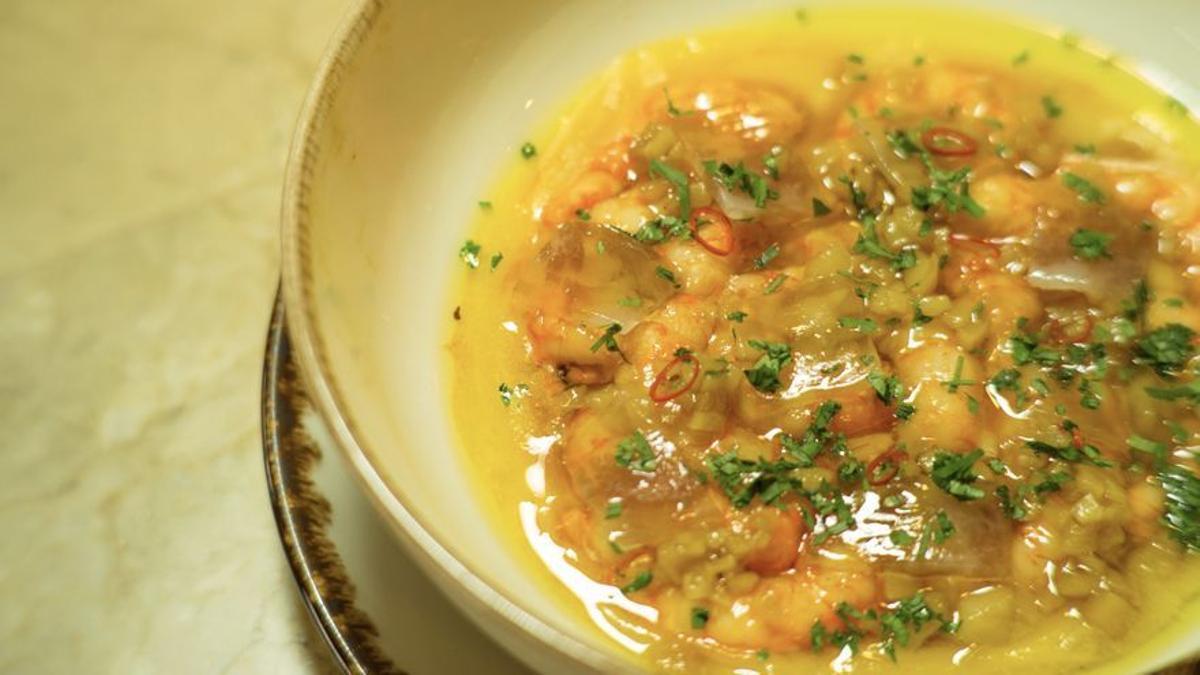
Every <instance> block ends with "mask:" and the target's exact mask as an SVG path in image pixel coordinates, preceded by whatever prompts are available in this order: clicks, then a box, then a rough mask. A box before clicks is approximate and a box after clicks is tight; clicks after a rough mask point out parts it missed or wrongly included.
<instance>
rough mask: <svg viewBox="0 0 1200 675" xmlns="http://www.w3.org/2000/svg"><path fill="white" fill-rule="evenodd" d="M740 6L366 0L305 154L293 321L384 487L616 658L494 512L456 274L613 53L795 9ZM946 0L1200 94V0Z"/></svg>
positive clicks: (366, 471) (292, 276)
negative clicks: (547, 129)
mask: <svg viewBox="0 0 1200 675" xmlns="http://www.w3.org/2000/svg"><path fill="white" fill-rule="evenodd" d="M738 4H739V5H740V6H739V7H737V8H732V7H731V6H729V5H728V3H721V2H719V0H660V1H657V2H653V3H647V2H635V1H634V0H612V1H610V2H606V3H592V2H584V1H583V0H578V1H573V2H564V1H563V0H514V1H511V2H504V3H465V2H458V1H455V0H451V1H450V2H440V3H390V2H388V3H383V2H366V3H364V4H363V6H362V7H361V8H360V9H359V10H357V13H356V14H355V15H354V16H353V17H351V20H350V21H349V22H348V24H347V27H346V28H345V29H344V30H343V32H342V34H341V36H340V37H339V38H338V39H337V40H336V41H335V44H333V45H332V46H331V52H330V58H329V60H328V62H327V64H326V66H327V69H326V72H325V76H324V78H323V79H322V80H321V81H319V82H318V86H317V89H316V90H314V92H313V95H312V96H311V97H310V100H309V103H308V109H307V111H306V113H305V115H306V116H305V118H304V119H303V120H302V128H301V132H300V135H299V136H298V137H297V143H296V146H295V148H294V150H293V157H292V159H291V162H292V163H291V166H290V168H289V184H288V189H287V192H286V194H285V204H284V216H285V218H284V220H285V225H284V233H285V242H284V246H285V256H284V273H285V288H284V292H285V297H286V300H287V305H288V313H289V322H290V323H291V326H292V330H293V334H294V338H295V342H296V344H297V351H298V354H299V357H300V360H301V365H302V367H303V369H304V371H305V375H306V377H307V379H308V381H309V383H310V388H311V389H313V390H314V391H315V395H316V397H317V399H318V402H319V403H320V404H321V405H322V407H323V410H324V412H325V413H326V416H327V417H329V418H330V419H329V421H330V423H331V428H333V429H334V430H335V433H336V434H337V435H338V437H339V440H340V441H341V443H342V444H343V445H345V446H348V447H347V450H348V456H349V457H350V459H351V461H352V463H353V464H354V465H355V468H356V469H357V470H358V471H359V473H360V474H362V475H363V477H364V480H365V481H366V485H367V487H368V489H369V491H370V492H372V493H373V494H374V495H375V496H376V497H377V499H378V500H379V502H380V504H381V506H382V507H383V508H384V510H385V511H386V512H387V513H388V514H389V515H390V516H391V517H392V519H393V520H394V521H395V522H396V523H397V524H398V525H399V526H400V528H401V529H402V530H404V531H407V532H408V533H409V537H410V539H412V540H415V542H416V545H417V547H418V548H420V549H421V550H422V551H423V554H422V557H423V558H424V559H425V562H426V564H428V565H429V566H430V568H431V569H433V570H434V571H435V572H437V573H438V574H440V575H442V577H443V581H446V580H451V579H452V581H449V585H450V586H451V587H452V589H453V588H457V589H458V590H459V595H460V596H461V597H459V599H460V601H462V602H465V603H467V604H468V605H471V604H472V603H474V606H476V607H477V608H482V607H484V605H483V604H480V603H479V599H480V597H484V598H486V600H487V601H488V603H492V605H491V606H492V607H496V606H497V603H498V605H499V611H500V612H501V614H507V616H508V617H509V618H510V619H513V620H514V621H517V622H518V623H521V624H522V625H524V626H525V627H526V628H528V629H529V630H531V631H533V632H534V633H535V634H538V635H540V636H541V637H542V638H545V637H547V636H549V635H551V634H550V633H547V632H543V630H544V626H541V625H540V624H539V622H538V621H536V620H534V619H532V618H531V617H542V619H543V620H545V621H546V622H548V623H550V624H553V625H554V626H555V627H556V628H557V629H558V630H560V631H561V632H562V633H564V634H566V635H568V636H571V637H572V638H574V640H575V641H577V642H575V643H573V644H571V645H569V646H567V647H566V650H567V651H568V652H570V653H571V655H572V656H573V657H575V658H585V659H590V660H591V661H590V662H591V663H592V664H593V665H595V666H596V667H601V668H603V667H605V666H604V664H603V662H602V661H598V660H596V659H597V654H604V653H608V654H613V653H615V652H614V647H613V646H612V645H610V644H609V643H607V642H606V641H604V640H603V639H602V637H601V635H600V633H599V632H598V631H596V630H594V629H593V628H591V627H590V626H588V625H585V624H584V622H583V621H579V620H575V619H571V618H567V617H564V616H563V613H562V612H560V611H558V609H557V608H556V607H555V606H554V601H552V600H550V599H549V598H547V597H545V595H544V594H543V593H541V592H539V587H540V586H539V583H538V582H536V581H535V575H534V574H533V571H532V570H529V569H526V568H524V567H523V566H522V564H519V563H518V562H517V560H518V558H517V557H516V556H514V555H513V554H512V553H511V552H510V551H509V550H508V549H507V547H506V545H504V544H503V543H502V541H501V539H500V537H499V536H498V535H497V534H496V533H493V532H491V531H490V530H489V527H488V525H487V523H488V519H487V518H485V517H484V514H483V513H482V512H481V506H480V501H479V500H477V499H475V498H473V496H472V494H473V487H472V486H471V484H470V483H469V480H468V475H467V472H466V471H465V470H464V469H463V467H462V461H463V453H462V452H460V451H459V449H458V448H457V447H455V442H454V440H453V431H452V428H451V426H450V417H449V415H448V413H447V411H446V410H445V405H444V404H445V401H446V400H447V396H446V392H445V391H443V387H444V383H443V382H442V373H441V371H440V357H439V352H440V350H441V349H442V340H443V339H444V337H445V336H444V333H443V329H444V326H445V316H444V315H445V314H446V313H448V312H449V311H450V307H449V306H448V303H449V295H448V287H449V281H450V278H451V272H452V270H453V269H454V266H455V265H459V264H461V263H459V261H458V260H457V258H456V257H455V255H454V252H455V251H456V250H457V248H458V246H459V245H460V244H461V242H462V240H463V238H464V237H465V228H466V226H467V224H468V223H469V222H470V220H471V217H472V214H473V209H475V208H477V207H476V202H477V201H478V199H479V198H480V195H482V194H484V191H485V190H486V188H487V187H488V184H489V182H490V181H491V180H492V179H494V177H495V173H496V170H497V169H498V168H499V167H500V166H501V165H503V164H504V162H505V160H507V159H508V158H510V157H512V156H513V154H514V153H515V152H516V151H517V148H518V147H519V145H520V144H521V143H522V141H523V140H524V137H525V135H526V134H527V133H528V132H529V130H530V129H531V128H533V127H534V126H535V125H537V124H538V123H539V122H542V121H544V119H545V117H546V115H548V114H550V113H551V112H552V111H553V110H554V108H555V106H556V104H558V103H559V102H561V101H562V100H563V99H564V98H565V97H566V96H568V95H569V94H570V93H571V92H572V91H573V90H574V89H575V88H576V87H577V86H578V85H580V84H581V83H582V82H583V81H584V80H585V79H586V78H587V77H588V76H590V75H592V74H593V73H595V72H596V71H598V70H599V69H600V68H602V67H603V66H604V65H605V64H606V63H607V62H608V61H609V60H610V59H611V58H613V57H614V56H616V55H618V54H620V53H621V52H623V51H626V50H628V49H630V48H632V47H634V46H636V45H637V44H639V43H642V42H645V41H648V40H653V39H655V38H658V37H665V36H670V35H674V34H679V33H683V32H686V31H687V30H689V29H692V28H697V27H708V26H713V25H716V24H719V23H720V21H721V19H722V18H723V17H725V16H733V17H735V18H736V17H738V16H742V15H744V14H745V13H746V12H750V11H754V10H760V9H768V8H773V7H783V8H791V7H793V3H791V2H786V1H785V2H779V1H775V0H753V1H750V2H742V3H738ZM806 4H807V5H809V6H812V5H816V4H819V3H817V2H811V3H806ZM922 4H930V3H928V2H925V3H922ZM941 4H953V5H955V6H960V7H961V6H962V5H963V4H970V5H974V6H978V7H984V8H995V9H1000V10H1003V11H1005V12H1011V13H1015V14H1017V15H1019V16H1024V17H1027V18H1029V19H1033V20H1035V21H1037V20H1040V21H1043V22H1048V23H1050V24H1055V25H1060V26H1064V27H1066V28H1069V29H1070V30H1071V31H1074V32H1078V33H1081V34H1084V35H1087V36H1089V37H1094V38H1096V39H1097V40H1099V41H1101V42H1103V43H1107V44H1108V45H1109V46H1111V47H1113V48H1115V49H1116V50H1117V51H1118V52H1119V53H1121V54H1127V55H1130V56H1131V57H1132V58H1133V59H1134V60H1137V61H1139V62H1144V63H1153V64H1155V65H1156V67H1155V68H1147V69H1146V70H1145V71H1144V72H1146V73H1147V74H1148V75H1149V76H1150V77H1151V78H1152V79H1154V80H1156V81H1157V82H1158V83H1159V84H1160V85H1161V86H1166V87H1167V88H1169V89H1171V90H1172V91H1173V92H1174V94H1175V95H1176V97H1177V98H1180V99H1181V100H1183V101H1184V102H1185V103H1188V104H1189V105H1190V106H1191V107H1192V108H1193V109H1196V108H1197V107H1200V105H1198V104H1200V101H1198V100H1197V97H1196V96H1195V94H1194V93H1193V92H1194V91H1195V88H1198V87H1200V72H1197V71H1196V70H1195V69H1194V68H1193V67H1192V66H1193V64H1194V63H1195V62H1196V60H1197V57H1198V56H1200V53H1198V51H1200V37H1197V36H1193V35H1189V34H1188V33H1187V32H1185V30H1186V29H1185V28H1183V27H1187V26H1200V5H1196V4H1194V3H1193V2H1190V0H1162V1H1160V2H1154V3H1121V4H1117V3H1113V4H1111V5H1106V6H1105V7H1104V11H1097V9H1096V6H1095V3H1093V2H1087V1H1086V0H1079V1H1072V2H1060V3H1053V4H1051V3H1040V2H1036V0H1019V1H1011V0H1008V1H1006V0H992V1H987V0H977V1H975V2H970V3H963V2H954V3H951V2H946V3H941ZM735 9H736V11H735ZM1172 76H1174V77H1172ZM1189 85H1190V86H1191V87H1192V88H1191V89H1189V88H1188V87H1189ZM446 552H448V553H449V554H450V556H446V555H445V553H446ZM451 556H452V557H451ZM455 561H457V562H460V563H461V564H462V565H461V566H459V565H458V564H457V563H456V562H455ZM480 579H482V580H483V583H480ZM488 586H491V587H494V588H497V589H502V591H503V596H505V597H507V598H508V599H511V600H515V604H508V603H507V602H506V601H505V600H503V599H501V598H497V597H495V596H493V595H491V594H490V593H489V592H488V590H487V587H488ZM485 604H486V603H485ZM481 611H482V609H481ZM526 611H527V612H528V613H526ZM581 646H586V647H585V648H581ZM1194 647H1195V645H1191V648H1194ZM1183 648H1187V647H1186V646H1185V647H1183ZM591 650H595V651H591ZM609 665H611V664H609Z"/></svg>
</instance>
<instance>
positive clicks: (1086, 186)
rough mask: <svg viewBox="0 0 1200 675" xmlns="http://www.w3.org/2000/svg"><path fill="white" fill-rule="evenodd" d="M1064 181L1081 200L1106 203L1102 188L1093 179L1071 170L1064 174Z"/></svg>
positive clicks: (1090, 202) (1091, 202)
mask: <svg viewBox="0 0 1200 675" xmlns="http://www.w3.org/2000/svg"><path fill="white" fill-rule="evenodd" d="M1062 182H1063V185H1066V186H1067V187H1069V188H1071V189H1072V190H1074V191H1075V193H1076V194H1078V195H1079V199H1080V201H1085V202H1087V203H1089V204H1103V203H1104V193H1103V192H1101V191H1100V188H1098V187H1096V186H1095V184H1093V183H1092V182H1091V181H1089V180H1087V179H1086V178H1084V177H1083V176H1080V175H1079V174H1076V173H1071V172H1070V171H1068V172H1066V173H1064V174H1063V175H1062ZM1086 231H1087V230H1080V232H1086ZM1076 234H1078V233H1076ZM1101 236H1103V235H1101ZM1073 238H1074V237H1072V239H1073ZM1111 238H1112V237H1109V239H1111ZM1071 245H1072V246H1074V245H1075V244H1074V243H1072V244H1071Z"/></svg>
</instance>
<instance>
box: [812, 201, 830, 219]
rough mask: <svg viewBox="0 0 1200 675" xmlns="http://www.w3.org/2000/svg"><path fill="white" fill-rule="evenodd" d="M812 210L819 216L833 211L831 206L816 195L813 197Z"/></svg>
mask: <svg viewBox="0 0 1200 675" xmlns="http://www.w3.org/2000/svg"><path fill="white" fill-rule="evenodd" d="M812 211H813V215H814V216H817V217H820V216H826V215H829V213H830V212H831V211H830V209H829V206H827V205H826V204H825V202H823V201H821V200H820V199H817V198H816V197H813V199H812Z"/></svg>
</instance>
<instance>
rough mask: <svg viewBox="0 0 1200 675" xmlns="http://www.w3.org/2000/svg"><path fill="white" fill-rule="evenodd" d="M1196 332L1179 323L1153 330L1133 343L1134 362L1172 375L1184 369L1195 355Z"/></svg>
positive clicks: (1166, 374) (1161, 373)
mask: <svg viewBox="0 0 1200 675" xmlns="http://www.w3.org/2000/svg"><path fill="white" fill-rule="evenodd" d="M1195 338H1196V332H1195V331H1193V330H1192V329H1191V328H1188V327H1187V326H1184V325H1182V324H1178V323H1169V324H1167V325H1165V326H1163V327H1162V328H1159V329H1157V330H1153V331H1151V332H1149V333H1147V334H1146V335H1144V336H1142V337H1141V338H1139V339H1138V340H1137V341H1136V342H1134V343H1133V362H1134V363H1136V364H1138V365H1145V366H1150V367H1152V368H1154V372H1156V373H1158V374H1159V375H1162V376H1164V377H1171V376H1173V375H1175V374H1176V373H1178V372H1179V371H1180V370H1182V369H1183V367H1184V365H1186V364H1187V362H1188V361H1189V360H1191V358H1192V357H1193V356H1195V355H1196V347H1195V345H1194V344H1193V341H1194V340H1195Z"/></svg>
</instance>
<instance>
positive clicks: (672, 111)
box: [663, 87, 696, 117]
mask: <svg viewBox="0 0 1200 675" xmlns="http://www.w3.org/2000/svg"><path fill="white" fill-rule="evenodd" d="M663 97H664V98H666V99H667V114H668V115H670V116H671V117H682V116H684V115H691V114H692V113H694V112H696V111H695V110H680V109H679V108H676V107H675V104H674V103H672V102H671V92H669V91H667V88H666V87H663Z"/></svg>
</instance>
